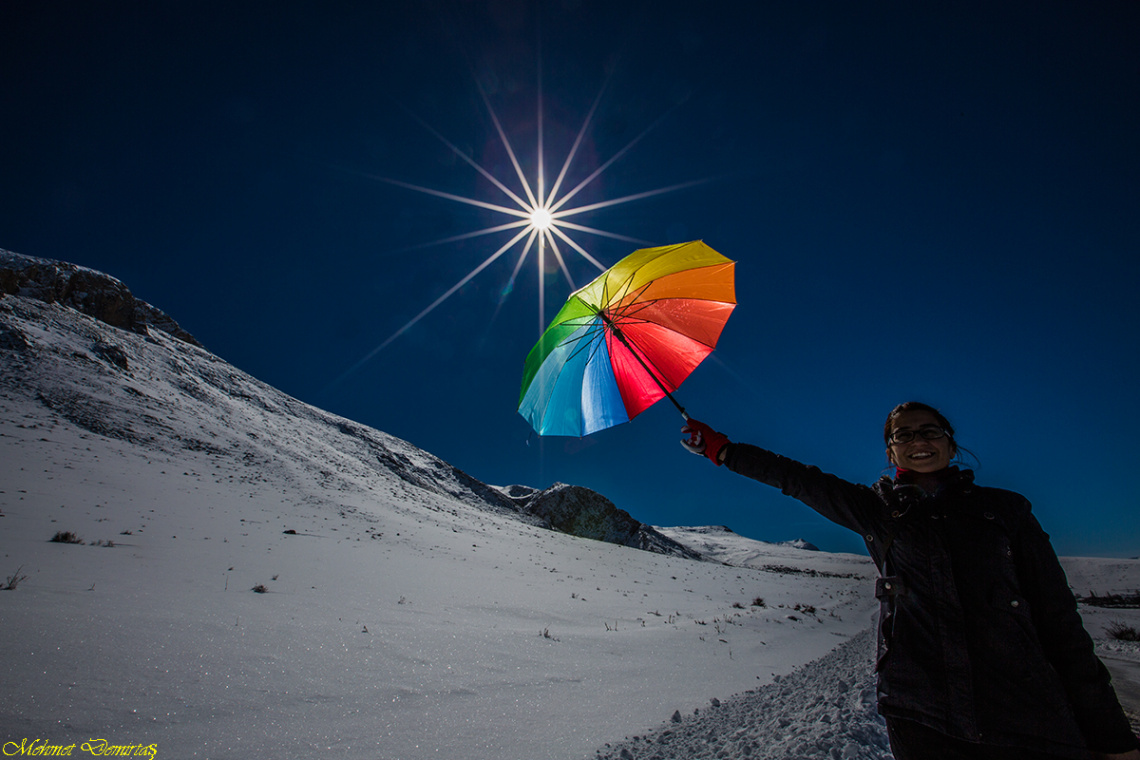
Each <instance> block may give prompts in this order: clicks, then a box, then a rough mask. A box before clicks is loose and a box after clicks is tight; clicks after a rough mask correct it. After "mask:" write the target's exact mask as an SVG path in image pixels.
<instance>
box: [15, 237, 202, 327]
mask: <svg viewBox="0 0 1140 760" xmlns="http://www.w3.org/2000/svg"><path fill="white" fill-rule="evenodd" d="M0 294H4V295H19V296H24V297H26V298H34V299H36V300H39V301H44V302H45V303H59V304H62V305H64V306H68V307H71V308H73V309H75V310H77V311H80V312H82V313H84V314H87V315H88V316H90V317H94V318H95V319H97V320H99V321H100V322H103V323H105V324H108V325H111V326H112V327H118V328H121V329H124V330H130V331H131V332H135V333H139V334H140V335H146V333H147V330H148V329H150V328H154V329H156V330H162V331H163V332H165V333H167V334H169V335H172V336H174V337H175V338H178V339H179V340H181V341H183V342H185V343H189V344H191V345H195V346H200V345H201V344H200V343H199V342H198V341H196V340H195V339H194V336H192V335H191V334H190V333H188V332H186V331H185V330H183V329H182V328H181V327H179V326H178V323H177V322H175V321H174V320H173V319H171V318H170V317H169V316H167V315H166V314H165V313H164V312H162V311H160V310H159V309H156V308H155V307H153V306H151V305H150V304H148V303H146V302H145V301H142V300H139V299H138V298H135V296H134V295H133V294H132V293H131V291H130V289H128V288H127V286H126V285H124V284H123V283H122V282H120V281H119V280H116V279H115V278H114V277H111V276H109V275H106V274H103V273H102V272H96V271H95V270H93V269H87V268H85V267H81V266H78V265H76V264H69V263H67V262H63V261H53V260H51V259H38V258H35V257H32V256H24V255H22V254H19V253H12V252H11V251H5V250H3V249H0ZM8 340H9V341H11V338H9V339H8Z"/></svg>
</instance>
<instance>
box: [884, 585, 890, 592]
mask: <svg viewBox="0 0 1140 760" xmlns="http://www.w3.org/2000/svg"><path fill="white" fill-rule="evenodd" d="M883 588H885V589H886V590H887V591H890V590H891V584H889V583H884V584H883Z"/></svg>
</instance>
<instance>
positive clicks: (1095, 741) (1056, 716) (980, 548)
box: [682, 402, 1140, 760]
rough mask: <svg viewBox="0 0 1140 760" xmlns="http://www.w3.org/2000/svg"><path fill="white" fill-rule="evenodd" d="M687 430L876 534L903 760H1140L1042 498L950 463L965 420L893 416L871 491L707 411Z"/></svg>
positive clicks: (879, 667) (743, 469) (880, 667)
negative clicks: (735, 431) (727, 431)
mask: <svg viewBox="0 0 1140 760" xmlns="http://www.w3.org/2000/svg"><path fill="white" fill-rule="evenodd" d="M682 432H684V433H688V435H689V438H688V440H683V441H682V444H684V446H685V447H686V448H687V449H689V450H690V451H692V452H694V453H697V454H703V455H704V456H706V457H708V458H709V459H710V460H712V461H713V462H714V463H715V464H716V465H718V466H720V465H722V464H723V465H725V466H726V467H728V469H730V470H732V471H733V472H737V473H739V474H741V475H746V476H748V477H750V478H754V479H755V480H759V481H760V482H762V483H767V484H768V485H771V486H775V487H776V488H779V489H781V490H782V491H783V492H784V493H785V494H787V495H788V496H792V497H794V498H796V499H799V500H800V501H802V502H804V503H805V504H807V505H808V506H809V507H811V508H812V509H814V510H816V511H817V512H819V513H820V514H821V515H823V516H824V517H826V518H828V519H829V520H832V521H833V522H836V523H838V524H839V525H842V526H844V527H846V528H850V529H851V530H854V531H857V532H858V533H859V534H860V535H861V536H863V538H864V540H865V541H866V544H867V549H868V551H869V552H870V554H871V558H872V559H873V560H874V561H875V565H876V566H877V567H878V569H879V574H880V578H879V579H878V580H877V582H876V589H875V592H876V593H875V595H876V596H877V597H878V599H879V600H880V613H879V638H878V656H877V661H876V668H875V669H876V672H877V673H878V692H879V712H880V713H881V714H882V715H883V716H884V717H885V718H886V722H887V730H888V735H889V737H890V742H891V750H892V751H893V753H894V756H895V760H912V759H916V760H917V759H921V760H939V759H940V758H946V759H947V760H949V759H951V758H971V759H973V758H995V759H996V758H1003V760H1005V759H1011V758H1016V759H1022V760H1031V759H1036V758H1041V759H1044V758H1089V757H1096V758H1104V757H1109V758H1127V759H1128V760H1140V747H1138V745H1137V739H1136V737H1135V736H1134V735H1133V734H1132V731H1131V729H1130V728H1129V725H1128V720H1127V719H1126V718H1125V716H1124V712H1123V710H1122V709H1121V708H1120V704H1119V702H1118V701H1117V698H1116V693H1115V692H1114V691H1113V689H1112V686H1111V684H1110V679H1109V675H1108V671H1107V670H1106V669H1105V667H1104V665H1103V664H1102V663H1101V662H1100V660H1098V659H1097V657H1096V654H1095V652H1094V650H1093V643H1092V639H1091V638H1090V637H1089V635H1088V633H1086V632H1085V630H1084V626H1083V624H1082V622H1081V618H1080V616H1079V615H1078V613H1077V604H1076V601H1075V599H1074V598H1073V594H1072V592H1071V591H1070V590H1069V586H1068V582H1067V581H1066V578H1065V573H1064V571H1063V570H1062V569H1061V565H1060V563H1059V562H1058V561H1057V556H1056V554H1055V553H1054V551H1053V548H1052V546H1051V545H1050V543H1049V537H1048V536H1047V535H1046V534H1045V532H1044V531H1043V530H1042V529H1041V526H1040V525H1039V524H1038V523H1037V520H1036V518H1034V517H1033V515H1032V514H1031V512H1030V506H1029V502H1028V501H1027V500H1026V499H1025V498H1024V497H1022V496H1020V495H1018V494H1016V493H1013V492H1010V491H1003V490H1000V489H996V488H985V487H982V486H976V485H974V475H973V473H972V472H971V471H969V470H962V469H959V468H958V467H955V466H952V464H951V462H952V461H953V460H954V459H955V457H956V456H957V454H958V445H957V443H956V442H955V440H954V428H953V427H952V426H951V425H950V422H949V421H948V420H947V419H946V418H945V417H944V416H943V415H942V414H941V413H939V412H938V411H937V410H936V409H934V408H933V407H930V406H927V405H926V404H921V403H918V402H909V403H906V404H902V405H900V406H898V407H896V408H895V409H894V410H893V411H892V412H891V413H890V415H889V416H888V417H887V422H886V425H885V426H884V428H883V439H884V442H885V444H886V446H887V460H888V462H890V464H892V465H894V467H895V468H896V470H895V475H894V477H893V478H892V477H889V476H883V478H881V479H880V480H879V482H878V483H876V484H875V485H873V486H870V487H867V486H862V485H856V484H854V483H849V482H847V481H845V480H842V479H840V478H838V477H835V476H834V475H828V474H825V473H823V472H821V471H820V470H819V469H817V468H815V467H810V466H807V465H804V464H800V463H799V462H795V461H792V460H790V459H787V458H785V457H782V456H779V455H778V454H774V453H772V452H770V451H766V450H764V449H761V448H758V447H756V446H750V445H748V444H742V443H732V442H730V441H729V440H728V438H727V437H726V436H724V435H723V434H721V433H718V432H716V431H715V430H713V429H712V428H710V427H709V426H708V425H705V424H704V423H701V422H697V421H696V420H689V422H688V424H687V425H686V426H685V428H684V429H683V430H682Z"/></svg>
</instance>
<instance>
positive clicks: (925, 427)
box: [887, 409, 955, 472]
mask: <svg viewBox="0 0 1140 760" xmlns="http://www.w3.org/2000/svg"><path fill="white" fill-rule="evenodd" d="M931 430H942V426H941V425H940V424H938V418H937V417H935V416H934V415H933V414H931V413H930V412H928V411H926V410H924V409H912V410H910V411H906V412H903V413H902V414H900V415H899V416H898V417H897V418H896V419H895V424H894V427H892V428H891V443H890V445H889V446H887V459H888V460H889V461H890V462H891V463H892V464H894V465H896V466H898V467H902V468H903V469H906V470H912V471H914V472H938V471H939V470H941V469H944V468H946V467H949V466H950V460H951V459H953V457H954V454H955V452H954V450H953V446H951V444H950V439H949V438H948V437H947V436H946V435H945V434H944V435H943V436H942V437H941V438H934V439H927V438H923V437H922V435H921V433H922V432H923V431H931ZM899 432H909V433H914V434H915V436H914V439H913V440H911V441H908V442H907V443H898V442H896V441H895V438H894V435H895V433H899Z"/></svg>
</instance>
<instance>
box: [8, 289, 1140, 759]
mask: <svg viewBox="0 0 1140 760" xmlns="http://www.w3.org/2000/svg"><path fill="white" fill-rule="evenodd" d="M530 485H538V486H542V485H546V484H530ZM618 506H619V507H620V506H621V505H618ZM634 516H635V517H636V515H634ZM64 532H70V533H72V534H74V535H75V536H77V537H78V539H80V540H82V543H59V542H52V541H51V540H50V539H51V538H52V537H53V536H55V535H56V534H57V533H64ZM662 532H664V533H666V534H667V535H669V536H670V537H673V538H675V539H676V540H679V541H683V542H685V543H687V544H688V545H690V546H692V547H694V548H696V549H697V550H698V551H700V552H702V553H703V554H704V555H705V556H706V559H707V560H708V561H694V560H686V559H682V558H678V557H671V556H664V555H660V554H653V553H649V552H645V551H641V550H637V549H632V548H627V547H621V546H616V545H611V544H605V543H601V542H596V541H591V540H588V539H581V538H575V537H571V536H567V535H564V534H560V533H556V532H552V531H550V530H547V529H544V528H542V527H539V526H538V525H535V524H534V522H533V520H529V519H527V518H526V517H525V516H523V515H520V514H519V513H518V512H517V511H516V510H513V509H512V508H511V506H510V503H509V501H506V500H503V499H502V498H501V497H500V495H498V492H497V491H495V490H494V489H492V488H489V487H487V486H486V485H484V484H482V483H480V482H478V481H477V480H475V479H474V478H471V477H469V476H467V475H466V474H464V473H462V472H459V471H458V470H455V469H454V468H452V467H450V466H449V465H447V464H446V463H445V462H442V461H440V460H438V459H437V458H435V457H433V456H432V455H431V454H429V453H427V452H424V451H421V450H419V449H417V448H415V447H414V446H411V445H410V444H408V443H406V442H404V441H400V440H398V439H395V438H392V437H391V436H388V435H386V434H384V433H382V432H380V431H375V430H370V429H368V428H364V427H363V426H361V425H358V424H356V423H353V422H351V421H349V420H345V419H342V418H339V417H335V416H333V415H330V414H327V413H325V412H322V411H321V410H318V409H314V408H312V407H309V406H307V405H305V404H302V403H300V402H298V401H296V400H295V399H291V398H289V397H287V396H285V395H283V394H281V393H280V392H278V391H276V390H275V389H273V388H270V387H268V386H265V385H264V384H262V383H259V382H258V381H257V380H255V379H253V378H251V377H249V376H248V375H245V374H244V373H242V372H240V370H237V369H235V368H233V367H231V366H229V365H227V364H225V363H224V362H222V361H221V360H220V359H218V358H217V357H214V356H212V355H211V354H209V353H208V352H206V351H204V350H202V349H200V348H198V347H195V346H192V345H188V344H186V343H184V342H182V341H179V340H177V339H175V338H174V337H171V336H170V335H168V334H167V333H165V332H163V331H161V330H156V329H151V330H150V331H149V334H141V333H136V332H129V331H125V330H120V329H117V328H111V327H108V326H107V325H105V324H102V323H100V322H97V321H96V320H94V319H92V318H91V317H89V316H86V315H84V314H80V313H78V312H77V311H75V310H74V309H71V308H68V307H65V306H62V305H59V304H45V303H43V302H41V301H36V300H31V299H27V298H22V297H13V296H7V297H0V585H5V584H6V583H7V584H9V585H14V586H15V588H14V589H12V590H2V591H0V641H2V642H3V651H4V657H3V658H2V659H0V743H5V744H3V747H4V748H6V749H5V753H6V754H8V753H9V751H10V750H11V751H14V750H16V749H18V748H19V746H20V745H21V743H24V744H23V746H25V747H29V746H32V743H35V742H38V743H39V744H38V746H41V747H42V746H44V745H45V744H47V745H52V746H67V745H70V744H73V743H78V744H80V745H81V744H82V743H83V742H85V741H87V740H89V739H96V740H102V741H105V742H108V743H109V744H110V745H117V746H128V745H132V746H134V747H135V749H136V750H140V751H142V752H143V753H145V752H147V751H148V748H153V749H154V750H155V752H154V753H152V754H156V755H157V756H159V757H167V758H184V757H185V758H188V757H208V758H238V757H241V758H248V757H265V758H269V757H277V758H280V757H291V758H306V757H309V758H316V757H322V758H323V757H329V756H336V757H343V758H370V759H373V760H375V759H377V758H381V759H396V758H399V759H402V760H413V759H418V758H434V757H439V758H456V759H459V758H462V759H463V760H478V759H480V758H495V759H496V760H509V759H511V758H517V759H518V760H536V759H539V758H543V759H556V758H587V757H593V756H596V755H601V756H606V757H614V758H619V757H627V756H629V757H645V758H649V757H654V756H659V757H662V758H664V757H677V758H703V757H712V756H716V757H725V758H744V757H753V758H756V757H773V758H774V757H792V756H794V757H848V758H878V757H884V756H885V752H886V750H885V739H884V736H883V734H882V729H881V724H880V723H879V721H878V719H877V718H876V716H875V715H874V707H873V689H872V687H871V680H870V679H871V675H870V673H869V670H868V666H869V663H870V649H869V647H870V641H869V638H868V635H867V633H866V632H867V631H868V630H869V629H870V627H871V625H872V622H873V618H874V614H875V608H876V603H875V600H874V599H873V597H872V587H873V583H872V580H871V579H872V577H873V574H874V569H873V567H872V566H871V564H870V562H869V560H868V559H867V558H866V557H860V556H854V555H835V554H826V553H821V552H813V551H807V550H804V549H799V548H795V547H786V546H776V545H772V544H763V543H761V542H757V541H752V540H749V539H747V538H744V537H741V536H737V535H735V534H733V533H731V532H728V531H724V530H720V529H715V528H689V529H681V528H673V529H662ZM1066 563H1067V567H1068V568H1069V569H1070V575H1071V577H1076V578H1079V581H1078V582H1074V586H1075V587H1076V588H1077V589H1078V590H1080V591H1082V593H1083V592H1084V590H1085V589H1086V588H1087V589H1089V590H1095V591H1097V592H1099V593H1110V592H1123V591H1130V590H1135V589H1137V588H1140V563H1137V562H1130V561H1121V560H1111V561H1109V560H1066ZM254 589H257V590H256V591H255V590H254ZM1115 620H1123V621H1127V622H1128V623H1129V624H1132V625H1136V624H1138V623H1140V619H1138V618H1137V615H1136V614H1135V611H1128V610H1124V611H1103V610H1091V611H1090V629H1091V630H1093V631H1094V633H1095V634H1096V635H1098V636H1103V633H1102V631H1103V628H1104V627H1105V626H1106V625H1107V624H1108V623H1110V622H1112V621H1115ZM1114 655H1115V656H1118V657H1120V658H1121V659H1122V661H1123V662H1124V664H1125V665H1128V664H1129V663H1133V662H1135V661H1136V660H1138V659H1140V658H1138V657H1137V656H1136V653H1135V652H1134V651H1132V650H1129V649H1127V648H1121V649H1120V650H1119V651H1117V652H1114ZM820 658H822V659H820ZM813 662H814V664H811V665H808V663H813ZM805 665H806V667H804V666H805ZM633 737H638V738H636V739H635V738H633ZM9 742H11V743H14V744H7V743H9ZM650 749H651V750H652V751H650ZM80 752H81V747H79V748H77V749H76V750H75V753H76V754H79V753H80ZM836 753H838V754H836Z"/></svg>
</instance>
